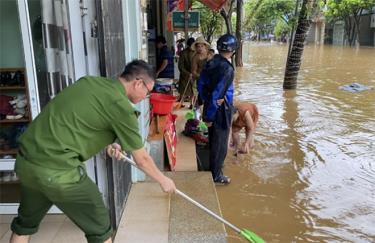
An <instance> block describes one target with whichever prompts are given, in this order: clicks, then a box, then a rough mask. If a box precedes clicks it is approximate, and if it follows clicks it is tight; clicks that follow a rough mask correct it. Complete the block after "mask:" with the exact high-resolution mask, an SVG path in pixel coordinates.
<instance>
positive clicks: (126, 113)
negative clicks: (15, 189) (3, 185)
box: [16, 77, 143, 182]
mask: <svg viewBox="0 0 375 243" xmlns="http://www.w3.org/2000/svg"><path fill="white" fill-rule="evenodd" d="M116 138H118V139H119V141H120V144H121V146H122V149H123V150H125V151H127V152H130V151H134V150H137V149H140V148H142V147H143V142H142V138H141V136H140V134H139V129H138V121H137V115H136V111H135V110H134V108H133V107H132V105H131V103H130V101H129V99H128V98H127V96H126V91H125V89H124V86H123V85H122V84H121V83H120V82H119V81H118V80H112V79H107V78H102V77H83V78H81V79H80V80H78V81H77V82H76V83H75V84H73V85H71V86H69V87H68V88H66V89H64V90H63V91H62V92H61V93H60V94H59V95H57V96H56V97H55V98H54V99H53V100H52V101H50V102H49V103H48V104H47V106H46V107H45V108H44V109H43V111H42V112H41V113H40V114H39V116H38V117H37V118H36V119H35V120H34V121H33V122H32V123H31V124H30V126H29V127H28V129H27V130H26V132H25V133H24V134H23V135H22V136H21V137H20V140H19V142H20V151H21V154H22V156H18V157H17V161H16V171H17V173H18V174H20V176H21V179H22V175H23V176H24V177H25V178H26V177H30V176H29V175H28V174H29V173H31V174H34V175H35V174H38V175H39V176H38V178H45V177H46V176H47V177H48V180H49V181H50V180H51V176H52V178H53V177H60V179H59V180H61V181H63V182H66V181H71V180H76V179H79V175H76V174H77V167H79V166H80V165H81V163H82V162H84V161H86V160H88V159H89V158H90V157H92V156H94V155H95V154H97V153H98V152H99V151H100V150H101V149H103V148H104V147H105V146H106V145H108V144H110V143H112V142H114V141H115V139H116ZM77 176H78V177H77ZM30 179H32V178H30ZM33 179H36V178H33Z"/></svg>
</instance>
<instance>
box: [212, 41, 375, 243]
mask: <svg viewBox="0 0 375 243" xmlns="http://www.w3.org/2000/svg"><path fill="white" fill-rule="evenodd" d="M286 52H287V46H285V45H279V44H274V45H270V44H246V45H245V48H244V61H245V63H244V67H243V68H238V69H237V73H236V75H237V77H236V81H235V82H236V84H235V86H236V98H235V99H236V100H238V101H249V102H253V103H255V104H256V105H257V106H258V109H259V111H260V119H259V123H258V127H257V130H256V134H255V146H254V147H253V149H252V150H251V153H250V154H248V155H240V158H239V161H238V164H234V163H233V162H235V157H234V156H233V155H232V154H231V153H229V154H228V156H227V159H226V161H225V167H224V173H225V174H226V175H228V176H230V177H231V178H232V183H231V184H230V185H229V186H225V187H219V186H217V187H216V188H217V191H218V196H219V200H220V205H221V210H222V213H223V215H224V218H226V219H227V220H228V221H230V222H232V223H233V224H234V225H236V226H239V227H240V228H247V229H250V230H252V231H254V232H256V233H257V234H258V235H260V236H262V237H263V238H264V239H265V240H266V241H267V242H375V49H374V48H360V49H352V48H344V47H334V46H313V45H311V46H306V47H305V51H304V57H303V58H304V60H303V63H302V67H301V70H300V74H299V77H298V86H297V90H295V91H284V90H283V89H282V82H283V76H284V69H285V61H286ZM354 82H357V83H361V84H363V85H367V86H372V87H374V89H373V90H371V91H364V92H359V93H350V92H347V91H343V90H340V89H339V86H341V85H345V84H349V83H354ZM243 135H244V134H243ZM227 232H228V234H229V238H228V240H229V242H230V243H234V242H245V240H243V239H242V238H241V237H240V236H238V235H236V234H235V233H234V232H233V231H232V230H231V229H229V228H227Z"/></svg>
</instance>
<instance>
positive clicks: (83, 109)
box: [10, 60, 176, 243]
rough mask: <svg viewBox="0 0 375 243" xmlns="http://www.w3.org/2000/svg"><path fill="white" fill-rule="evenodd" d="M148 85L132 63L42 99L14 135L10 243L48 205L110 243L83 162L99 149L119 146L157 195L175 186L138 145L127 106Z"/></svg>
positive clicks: (31, 229)
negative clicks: (15, 185)
mask: <svg viewBox="0 0 375 243" xmlns="http://www.w3.org/2000/svg"><path fill="white" fill-rule="evenodd" d="M153 86H154V73H153V71H152V68H151V67H150V66H149V65H148V64H147V63H146V62H144V61H141V60H134V61H132V62H130V63H129V64H127V65H126V67H125V70H124V72H123V73H122V74H121V76H120V77H119V78H118V80H112V79H108V78H103V77H83V78H81V79H79V80H78V81H77V82H76V83H75V84H73V85H71V86H69V87H68V88H66V89H64V90H63V91H62V92H61V93H60V94H59V95H57V96H56V97H55V98H54V99H53V100H52V101H51V102H49V103H48V104H47V106H46V107H45V108H44V109H43V111H42V112H41V113H40V114H39V116H38V117H37V118H36V119H35V120H34V121H33V122H32V123H31V124H30V126H29V127H28V129H27V131H26V132H25V133H24V134H23V135H22V136H21V138H20V140H19V143H20V147H19V154H18V156H17V160H16V165H15V170H16V172H17V175H18V176H19V178H20V182H21V202H20V206H19V209H18V216H17V217H16V218H14V220H13V222H12V225H11V229H12V231H13V234H12V237H11V239H10V242H11V243H16V242H28V241H29V239H30V235H31V234H33V233H35V232H36V231H37V230H38V226H39V224H40V221H41V220H42V219H43V217H44V216H45V214H46V213H47V211H48V210H49V209H50V207H51V206H52V205H56V206H57V207H58V208H59V209H61V210H62V211H63V212H64V213H65V214H66V215H67V216H68V217H69V218H70V219H71V220H72V221H73V222H74V223H75V224H76V225H77V226H78V227H80V228H81V229H82V230H83V231H84V232H85V236H86V238H87V241H88V242H90V243H91V242H93V243H94V242H95V243H96V242H106V243H108V242H112V240H111V235H112V228H111V225H110V219H109V214H108V210H107V209H106V208H105V205H104V203H103V200H102V196H101V194H100V192H99V190H98V187H97V186H96V184H95V183H94V182H93V181H91V179H90V178H89V177H88V176H87V175H86V171H85V168H84V166H83V162H84V161H86V160H88V159H89V158H90V157H92V156H94V155H95V154H97V153H98V152H99V151H100V150H101V149H103V148H104V147H105V146H108V147H107V151H108V152H110V154H111V156H113V157H115V158H116V159H120V153H121V151H122V150H124V151H126V152H128V153H131V155H132V156H133V158H134V160H135V161H136V163H137V165H138V167H139V168H140V169H141V170H143V171H144V172H145V173H146V174H147V175H149V176H150V177H151V178H153V179H154V180H156V181H157V182H158V183H159V184H160V186H161V188H162V190H163V191H164V192H168V193H171V192H174V191H175V190H176V187H175V184H174V182H173V181H172V180H171V179H169V178H168V177H166V176H164V175H163V174H162V173H161V172H160V170H158V169H157V167H156V166H155V163H154V161H153V160H152V158H151V157H150V155H149V154H148V153H147V151H146V150H145V149H144V147H143V142H142V138H141V136H140V134H139V130H138V121H137V115H136V111H135V110H134V108H133V107H132V105H131V103H133V104H136V103H138V102H140V101H141V100H143V99H145V98H146V97H147V95H149V93H150V91H151V90H152V88H153ZM116 139H118V141H119V143H120V144H121V145H119V144H115V143H114V141H115V140H116ZM111 143H112V144H111Z"/></svg>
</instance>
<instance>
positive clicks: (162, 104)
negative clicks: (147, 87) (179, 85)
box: [150, 93, 176, 115]
mask: <svg viewBox="0 0 375 243" xmlns="http://www.w3.org/2000/svg"><path fill="white" fill-rule="evenodd" d="M175 101H176V97H174V96H172V95H167V94H160V93H151V97H150V103H151V105H152V112H153V113H155V114H159V115H167V114H168V113H171V111H172V108H173V103H174V102H175Z"/></svg>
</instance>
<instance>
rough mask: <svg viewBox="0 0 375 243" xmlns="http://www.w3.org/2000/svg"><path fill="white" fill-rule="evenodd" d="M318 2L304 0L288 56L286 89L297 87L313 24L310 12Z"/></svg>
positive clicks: (285, 79)
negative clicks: (307, 37)
mask: <svg viewBox="0 0 375 243" xmlns="http://www.w3.org/2000/svg"><path fill="white" fill-rule="evenodd" d="M316 1H317V0H303V2H302V8H301V11H300V14H299V17H298V24H297V30H296V33H295V37H294V40H293V45H292V50H291V51H290V53H289V54H288V59H287V62H286V67H285V76H284V83H283V88H284V89H295V88H296V87H297V78H298V72H299V69H300V67H301V62H302V54H303V49H304V45H305V43H304V42H305V39H306V35H307V32H308V31H309V28H310V23H311V20H310V19H309V11H310V10H311V9H310V8H311V6H313V7H316Z"/></svg>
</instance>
